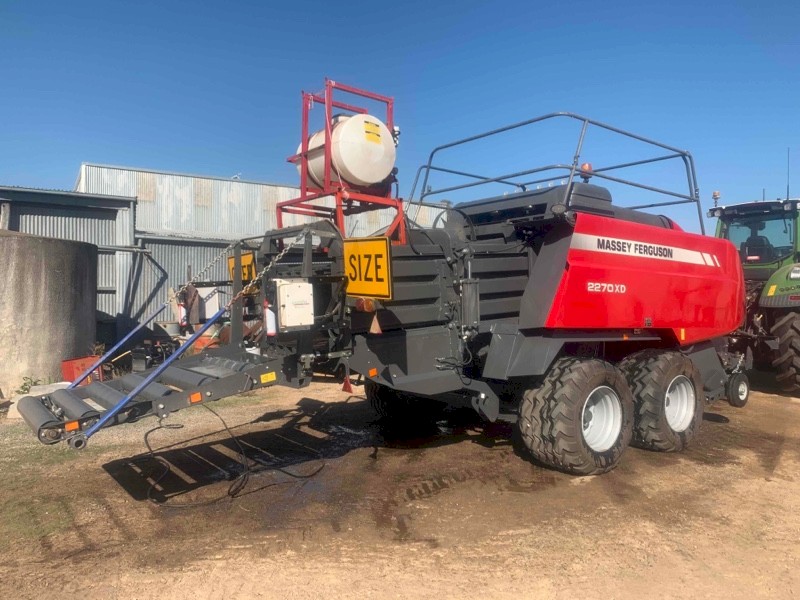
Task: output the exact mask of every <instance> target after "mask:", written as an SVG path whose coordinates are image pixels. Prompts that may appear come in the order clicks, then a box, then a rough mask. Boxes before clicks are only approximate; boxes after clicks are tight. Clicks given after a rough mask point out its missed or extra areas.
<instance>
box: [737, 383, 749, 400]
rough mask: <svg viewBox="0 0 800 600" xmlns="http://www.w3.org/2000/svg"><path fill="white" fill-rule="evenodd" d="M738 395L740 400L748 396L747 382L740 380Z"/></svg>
mask: <svg viewBox="0 0 800 600" xmlns="http://www.w3.org/2000/svg"><path fill="white" fill-rule="evenodd" d="M736 395H737V396H739V400H741V401H742V402H744V400H745V398H747V384H746V383H745V382H744V381H740V382H739V385H738V386H736Z"/></svg>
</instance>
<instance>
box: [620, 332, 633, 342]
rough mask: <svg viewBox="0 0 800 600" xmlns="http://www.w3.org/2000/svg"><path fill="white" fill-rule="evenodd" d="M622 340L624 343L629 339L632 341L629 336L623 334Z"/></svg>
mask: <svg viewBox="0 0 800 600" xmlns="http://www.w3.org/2000/svg"><path fill="white" fill-rule="evenodd" d="M622 339H623V341H627V340H629V339H631V338H630V336H629V335H628V334H627V333H623V334H622Z"/></svg>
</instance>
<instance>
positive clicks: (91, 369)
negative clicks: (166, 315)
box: [67, 304, 167, 390]
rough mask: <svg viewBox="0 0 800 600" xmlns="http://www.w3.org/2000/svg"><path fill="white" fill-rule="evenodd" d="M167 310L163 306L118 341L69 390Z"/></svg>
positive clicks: (165, 306) (71, 384)
mask: <svg viewBox="0 0 800 600" xmlns="http://www.w3.org/2000/svg"><path fill="white" fill-rule="evenodd" d="M165 308H167V305H166V304H163V305H162V306H161V308H159V309H158V310H157V311H155V312H154V313H153V314H151V315H150V316H149V317H147V319H146V320H144V321H142V322H141V323H139V325H137V326H136V327H135V328H134V329H133V331H131V332H130V333H129V334H128V335H126V336H125V337H124V338H122V339H121V340H120V341H118V342H117V344H116V345H115V346H114V347H113V348H111V350H109V351H108V352H106V353H105V354H103V356H101V357H100V358H98V359H97V361H96V362H95V363H94V364H93V365H92V366H91V367H89V368H88V369H86V370H85V371H84V372H83V373H81V376H80V377H78V378H77V379H76V380H75V381H73V382H72V383H70V384H69V385H68V386H67V389H68V390H71V389H72V388H74V387H77V386H78V385H79V384H80V382H81V381H83V380H84V379H86V378H87V377H88V376H89V375H91V374H92V372H93V371H94V370H95V369H96V368H97V367H99V366H100V365H102V364H103V363H104V362H106V360H107V359H108V357H109V356H111V355H112V354H114V352H116V351H117V350H119V349H120V348H121V347H122V345H123V344H124V343H125V342H127V341H128V340H129V339H131V338H132V337H133V334H135V333H136V332H137V331H139V330H140V329H141V328H142V327H144V326H145V325H147V324H148V323H150V321H152V320H153V319H155V318H156V317H157V316H158V315H160V314H161V313H162V312H164V309H165Z"/></svg>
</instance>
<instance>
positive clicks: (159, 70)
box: [0, 0, 800, 203]
mask: <svg viewBox="0 0 800 600" xmlns="http://www.w3.org/2000/svg"><path fill="white" fill-rule="evenodd" d="M798 24H800V3H798V2H797V1H796V0H784V1H781V2H770V1H769V0H763V1H761V2H752V1H744V0H733V1H729V2H723V1H719V0H717V1H713V0H712V1H709V2H697V1H696V0H693V1H691V2H688V1H684V0H673V1H664V0H661V1H659V2H651V1H649V0H638V1H627V0H625V1H620V2H614V1H610V2H597V1H596V0H593V1H591V2H587V1H583V0H575V1H572V2H569V3H566V2H537V1H528V2H499V1H498V2H460V3H458V4H456V3H448V2H441V1H440V2H431V1H428V2H419V1H416V0H412V1H407V2H378V1H375V0H372V1H370V2H363V1H358V2H349V3H331V2H318V1H316V0H304V1H302V2H235V1H231V2H203V3H200V2H170V1H162V2H151V1H137V2H127V3H123V2H109V1H105V2H90V1H82V0H75V1H73V2H60V1H58V2H56V1H52V2H45V1H36V0H26V1H16V0H2V1H0V184H3V185H20V186H31V187H46V188H67V189H69V188H71V187H72V186H73V184H74V181H75V178H76V175H77V172H78V166H79V165H80V163H81V162H84V161H85V162H99V163H106V164H120V165H127V166H138V167H146V168H155V169H163V170H172V171H184V172H189V173H202V174H211V175H217V176H223V177H229V176H232V175H234V174H236V173H241V174H242V178H243V179H255V180H264V181H273V182H278V183H292V184H294V183H296V181H297V176H296V174H295V172H294V170H293V169H292V167H291V166H290V165H288V164H286V162H285V158H286V156H287V155H289V154H290V153H291V152H292V151H293V149H294V148H295V147H296V145H297V143H298V141H299V107H300V102H299V93H300V90H301V89H307V90H316V89H320V88H321V86H322V82H323V79H324V77H326V76H328V77H331V78H332V79H335V80H339V81H342V82H345V83H350V84H352V85H356V86H360V87H364V88H368V89H373V90H375V91H378V92H382V93H385V94H387V95H391V96H394V98H395V99H396V112H397V121H398V123H399V124H400V125H401V126H402V129H403V134H402V141H401V146H400V158H399V162H398V166H399V168H400V177H401V180H402V186H401V192H402V193H403V194H407V193H408V191H409V188H410V184H411V179H412V178H413V173H414V171H415V169H416V167H417V166H418V165H419V164H420V163H421V162H422V161H423V160H424V159H425V158H426V156H427V153H428V152H429V151H430V149H431V148H432V147H434V146H435V145H437V144H439V143H443V142H447V141H451V140H453V139H456V138H459V137H462V136H465V135H469V134H471V133H475V132H478V131H482V130H485V129H490V128H493V127H496V126H499V125H503V124H507V123H510V122H513V121H517V120H521V119H525V118H528V117H532V116H536V115H539V114H543V113H546V112H550V111H556V110H569V111H574V112H578V113H581V114H585V115H587V116H589V117H592V118H595V119H598V120H601V121H605V122H608V123H611V124H613V125H617V126H620V127H622V128H625V129H629V130H632V131H635V132H637V133H641V134H643V135H646V136H648V137H652V138H655V139H658V140H661V141H664V142H666V143H669V144H672V145H675V146H678V147H681V148H685V149H688V150H690V151H691V152H692V153H693V154H694V156H695V160H696V163H697V168H698V174H699V183H700V188H701V193H702V195H703V197H704V198H706V199H708V198H710V195H711V191H712V190H714V189H720V190H722V192H723V198H724V200H726V201H727V202H729V203H730V202H733V201H742V200H749V199H754V198H760V196H761V193H762V188H766V195H767V197H768V198H772V197H777V196H783V195H785V187H786V148H787V147H792V152H793V155H792V169H791V173H792V177H793V179H794V180H795V182H794V183H795V185H794V190H795V191H794V192H793V194H792V195H793V196H794V195H800V168H798V167H800V113H799V111H798V109H799V108H800V26H798ZM530 145H531V144H530V142H523V141H515V142H514V143H512V144H509V145H508V147H507V148H504V150H508V151H510V152H511V153H513V154H515V155H516V156H517V158H519V157H520V156H523V155H525V154H526V152H527V151H528V149H529V147H530ZM569 158H570V157H569V156H559V157H555V158H554V160H560V161H565V160H568V159H569ZM483 160H484V161H485V163H486V170H487V171H495V172H498V170H499V169H500V168H501V167H502V166H503V164H504V161H505V160H506V159H504V158H503V156H502V152H487V153H486V154H485V156H484V157H483ZM599 162H602V161H599Z"/></svg>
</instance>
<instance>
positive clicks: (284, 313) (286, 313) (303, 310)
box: [273, 279, 314, 331]
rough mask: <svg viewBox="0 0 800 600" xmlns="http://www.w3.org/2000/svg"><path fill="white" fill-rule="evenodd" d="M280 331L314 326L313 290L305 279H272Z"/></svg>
mask: <svg viewBox="0 0 800 600" xmlns="http://www.w3.org/2000/svg"><path fill="white" fill-rule="evenodd" d="M273 281H274V282H275V292H276V294H275V296H276V299H277V301H278V302H277V304H278V306H277V308H278V328H279V329H280V331H291V330H293V329H307V328H309V327H311V326H312V325H313V324H314V288H313V287H312V285H311V284H310V283H308V282H307V281H306V280H305V279H274V280H273Z"/></svg>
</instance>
